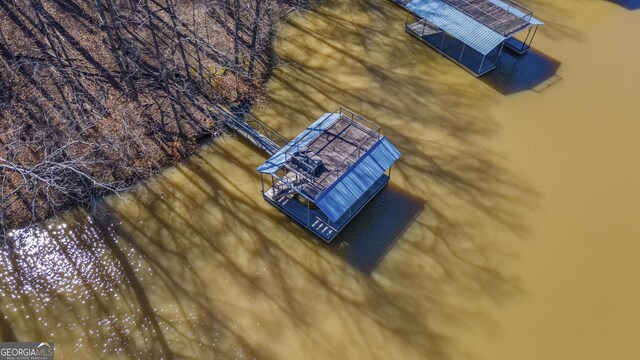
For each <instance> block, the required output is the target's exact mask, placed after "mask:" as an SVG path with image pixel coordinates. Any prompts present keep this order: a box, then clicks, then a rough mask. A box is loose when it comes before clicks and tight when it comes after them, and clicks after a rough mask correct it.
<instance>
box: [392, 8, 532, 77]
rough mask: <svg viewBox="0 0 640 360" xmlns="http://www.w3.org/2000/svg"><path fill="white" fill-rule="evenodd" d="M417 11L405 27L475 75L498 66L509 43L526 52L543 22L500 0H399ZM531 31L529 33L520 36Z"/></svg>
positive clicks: (524, 10)
mask: <svg viewBox="0 0 640 360" xmlns="http://www.w3.org/2000/svg"><path fill="white" fill-rule="evenodd" d="M394 2H396V3H397V4H399V5H401V6H403V7H404V8H405V9H407V10H408V11H409V12H411V13H412V14H413V15H415V18H416V19H415V21H413V22H409V21H407V23H406V24H405V29H406V31H407V32H408V33H410V34H411V35H413V36H415V37H417V38H418V39H420V40H421V41H423V42H424V43H426V44H427V45H429V46H430V47H432V48H434V49H435V50H436V51H438V52H440V53H441V54H443V55H445V56H446V57H448V58H449V59H451V60H453V61H454V62H456V63H457V64H458V65H460V66H462V67H463V68H465V69H466V70H467V71H469V72H471V73H472V74H474V75H475V76H482V75H484V74H486V73H487V72H489V71H491V70H493V69H495V68H496V66H497V64H498V60H499V58H500V55H501V53H502V50H503V48H504V47H507V48H508V49H510V50H512V51H514V52H516V53H518V54H520V55H522V54H524V53H526V52H527V50H529V48H530V47H531V43H532V42H533V38H534V37H535V34H536V32H537V30H538V27H539V26H540V25H543V22H541V21H540V20H538V19H536V18H534V17H533V12H532V11H531V10H529V9H528V8H526V7H524V6H522V5H520V4H517V3H515V2H512V1H500V0H394ZM525 31H526V37H525V38H524V39H523V40H518V39H516V38H515V36H516V35H517V34H519V33H524V32H525Z"/></svg>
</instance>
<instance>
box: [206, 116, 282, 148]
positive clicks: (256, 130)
mask: <svg viewBox="0 0 640 360" xmlns="http://www.w3.org/2000/svg"><path fill="white" fill-rule="evenodd" d="M218 110H219V111H220V113H222V115H223V116H224V118H225V123H226V124H227V126H229V127H230V128H232V129H234V130H235V131H236V132H237V133H238V134H240V135H241V136H242V137H244V138H246V139H247V140H249V141H250V142H251V143H252V144H254V145H255V146H256V147H258V149H260V150H262V151H264V152H265V153H266V154H267V155H269V156H272V155H273V154H275V153H276V152H278V150H280V148H282V147H283V146H284V145H286V144H287V143H288V141H287V140H285V139H284V138H283V137H282V136H281V135H280V134H278V133H277V132H276V131H275V130H273V129H272V128H270V127H268V126H267V125H266V124H264V123H263V122H261V121H260V120H258V119H256V118H255V117H253V116H252V115H250V114H245V115H243V116H242V117H239V116H237V115H235V114H233V113H231V112H230V111H228V110H226V109H223V108H218Z"/></svg>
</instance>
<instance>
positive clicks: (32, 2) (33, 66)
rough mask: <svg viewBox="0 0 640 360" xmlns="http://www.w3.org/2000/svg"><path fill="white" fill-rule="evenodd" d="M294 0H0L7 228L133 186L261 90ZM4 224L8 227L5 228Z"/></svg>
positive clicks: (258, 97) (0, 159) (0, 125)
mask: <svg viewBox="0 0 640 360" xmlns="http://www.w3.org/2000/svg"><path fill="white" fill-rule="evenodd" d="M293 5H295V4H292V3H291V1H287V0H213V1H211V0H186V1H176V0H94V1H85V2H79V1H57V0H10V1H2V2H0V228H2V231H3V232H4V231H5V230H6V229H7V228H9V227H14V226H20V225H27V224H29V223H31V222H33V221H39V220H42V219H44V218H46V217H48V216H51V215H54V214H56V213H58V212H60V211H63V210H65V209H67V208H69V207H70V206H75V205H88V204H91V203H93V202H94V201H95V200H96V199H98V198H100V197H102V196H104V195H105V194H108V193H114V192H115V193H117V192H120V191H125V190H127V189H129V188H130V187H131V186H132V185H133V184H135V183H136V182H137V181H139V180H140V179H144V178H146V177H148V176H150V175H152V174H154V173H156V172H157V171H158V170H160V169H162V168H163V167H165V166H167V165H170V164H173V163H175V162H176V161H179V160H180V159H183V158H184V157H186V156H189V155H190V154H192V153H193V152H194V151H195V150H196V149H197V139H199V138H201V137H204V136H215V135H216V134H218V133H220V132H221V131H223V129H222V126H221V124H220V123H219V122H218V121H216V114H215V113H213V112H212V110H211V109H212V105H213V104H219V105H224V106H241V105H242V106H246V105H250V104H256V103H260V102H262V101H263V99H264V83H265V80H266V78H267V77H268V73H269V71H270V70H271V67H272V64H273V59H272V56H271V45H272V39H273V35H274V31H275V30H274V25H275V24H277V23H278V22H279V21H280V20H281V19H282V18H283V17H284V16H285V13H286V10H287V9H290V8H291V7H292V6H293ZM1 235H3V233H0V236H1Z"/></svg>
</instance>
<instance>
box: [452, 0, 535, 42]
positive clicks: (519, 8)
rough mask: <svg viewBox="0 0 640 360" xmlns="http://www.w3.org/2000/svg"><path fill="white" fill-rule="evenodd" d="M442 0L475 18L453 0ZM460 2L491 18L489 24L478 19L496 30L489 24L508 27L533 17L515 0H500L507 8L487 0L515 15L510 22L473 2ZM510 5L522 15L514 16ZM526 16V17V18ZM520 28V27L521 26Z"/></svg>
mask: <svg viewBox="0 0 640 360" xmlns="http://www.w3.org/2000/svg"><path fill="white" fill-rule="evenodd" d="M443 1H444V2H446V3H447V4H449V5H451V6H453V7H455V8H456V9H458V10H460V11H462V12H463V13H465V14H467V15H469V16H470V17H472V18H474V19H476V16H475V15H474V14H472V13H471V12H470V11H468V10H466V9H465V8H463V7H460V6H457V5H456V1H453V0H443ZM462 2H464V3H465V4H466V5H469V6H470V7H473V8H474V9H476V10H478V11H480V12H481V13H482V14H483V15H484V16H488V17H490V18H492V19H493V20H494V21H493V22H492V23H490V24H487V23H485V22H484V21H479V22H480V23H481V24H483V25H485V26H487V27H489V28H491V29H492V30H496V29H494V27H492V26H490V25H492V24H494V23H496V22H499V23H502V24H503V25H505V26H507V27H509V26H510V25H512V24H514V23H515V22H516V21H518V20H522V21H525V22H527V23H528V22H529V21H531V18H532V17H533V11H531V10H530V9H528V8H527V7H525V6H523V5H520V4H518V3H516V2H515V1H510V0H502V2H504V3H505V4H507V9H504V8H502V7H501V6H498V5H497V4H495V3H493V2H491V1H489V2H491V4H492V5H493V6H495V7H497V8H500V9H502V10H504V11H506V12H508V13H509V14H511V15H513V16H514V17H515V20H512V21H510V22H506V21H503V20H501V19H498V18H497V17H495V16H493V15H492V14H490V13H488V12H486V11H485V10H484V9H482V8H480V7H479V6H477V5H475V4H472V3H470V2H468V1H467V0H462ZM512 7H513V8H516V9H518V10H519V11H521V12H523V13H524V15H523V16H520V17H518V16H516V15H515V14H513V13H512V12H511V11H509V10H511V8H512ZM527 17H528V19H527ZM520 28H522V26H521V27H520ZM507 30H508V28H507ZM513 31H515V30H512V31H511V32H513ZM507 34H508V32H507V31H506V30H505V31H504V32H502V35H507Z"/></svg>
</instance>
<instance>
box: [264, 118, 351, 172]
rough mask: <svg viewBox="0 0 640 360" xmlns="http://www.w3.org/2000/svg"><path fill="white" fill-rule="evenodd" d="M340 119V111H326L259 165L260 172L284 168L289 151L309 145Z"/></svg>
mask: <svg viewBox="0 0 640 360" xmlns="http://www.w3.org/2000/svg"><path fill="white" fill-rule="evenodd" d="M339 119H340V114H339V113H325V114H324V115H322V116H321V117H320V118H318V120H316V121H315V122H314V123H313V124H311V125H310V126H309V127H308V128H306V129H305V130H304V131H303V132H301V133H300V134H299V135H298V136H296V137H295V138H294V139H293V140H291V141H290V142H289V143H288V144H287V145H285V146H283V147H282V148H280V150H279V151H278V152H276V153H275V154H273V156H271V157H270V158H269V159H268V160H267V161H265V162H264V163H263V164H262V165H260V166H258V169H257V170H258V172H261V173H263V174H275V173H276V172H277V171H278V170H280V169H282V168H283V167H284V165H285V163H286V162H287V153H288V152H289V151H290V150H291V149H292V148H294V147H304V146H307V145H308V144H309V143H310V142H311V141H313V140H314V139H315V138H317V137H318V136H320V135H321V134H322V133H324V132H325V131H326V130H327V129H328V128H330V127H331V126H333V124H335V122H336V121H338V120H339Z"/></svg>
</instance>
